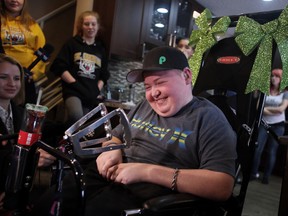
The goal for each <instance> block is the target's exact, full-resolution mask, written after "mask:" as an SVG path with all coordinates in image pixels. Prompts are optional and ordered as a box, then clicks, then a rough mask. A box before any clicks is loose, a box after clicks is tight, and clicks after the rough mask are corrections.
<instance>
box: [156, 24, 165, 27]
mask: <svg viewBox="0 0 288 216" xmlns="http://www.w3.org/2000/svg"><path fill="white" fill-rule="evenodd" d="M155 26H156V27H158V28H164V24H162V23H156V24H155Z"/></svg>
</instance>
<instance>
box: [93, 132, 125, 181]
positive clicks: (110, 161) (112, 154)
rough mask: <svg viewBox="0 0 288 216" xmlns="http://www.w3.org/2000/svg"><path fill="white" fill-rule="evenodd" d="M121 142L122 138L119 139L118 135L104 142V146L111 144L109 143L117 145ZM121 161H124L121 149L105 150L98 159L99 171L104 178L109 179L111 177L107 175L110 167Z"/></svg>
mask: <svg viewBox="0 0 288 216" xmlns="http://www.w3.org/2000/svg"><path fill="white" fill-rule="evenodd" d="M120 143H122V142H121V140H119V139H118V138H116V137H112V139H111V140H109V141H107V142H104V143H103V144H102V146H103V147H104V146H109V145H117V144H120ZM120 163H122V152H121V150H112V151H107V152H103V153H101V154H100V155H99V156H98V157H97V159H96V164H97V168H98V171H99V173H100V174H101V175H102V176H103V177H104V178H107V179H109V178H110V175H108V176H107V174H108V172H107V171H108V169H109V168H111V167H113V166H114V165H116V164H120Z"/></svg>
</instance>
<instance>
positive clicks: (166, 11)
mask: <svg viewBox="0 0 288 216" xmlns="http://www.w3.org/2000/svg"><path fill="white" fill-rule="evenodd" d="M157 11H158V12H159V13H168V10H167V9H166V8H158V9H157Z"/></svg>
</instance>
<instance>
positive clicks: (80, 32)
mask: <svg viewBox="0 0 288 216" xmlns="http://www.w3.org/2000/svg"><path fill="white" fill-rule="evenodd" d="M99 28H100V18H99V15H98V13H96V12H94V11H86V12H83V13H82V14H80V16H79V18H78V20H77V34H76V36H74V37H73V38H71V39H70V40H68V41H67V42H66V43H65V44H64V46H63V47H62V49H61V50H60V52H59V54H58V56H57V57H56V59H55V60H54V62H53V64H52V65H51V68H50V70H51V71H52V72H53V73H54V74H56V75H58V76H60V77H61V79H62V89H63V98H64V101H65V108H66V110H67V113H68V123H67V124H68V125H67V126H69V125H70V124H72V123H74V122H75V121H77V120H79V119H80V118H81V117H82V116H84V115H85V114H86V113H88V112H89V111H90V110H92V109H93V108H94V107H95V106H97V105H98V102H99V100H98V99H99V95H100V91H101V89H102V88H103V86H104V84H105V83H106V81H107V80H108V78H109V76H110V74H109V72H108V70H107V64H108V62H107V61H108V60H107V56H106V51H105V48H104V45H103V43H102V42H101V41H100V40H99V39H97V33H98V30H99Z"/></svg>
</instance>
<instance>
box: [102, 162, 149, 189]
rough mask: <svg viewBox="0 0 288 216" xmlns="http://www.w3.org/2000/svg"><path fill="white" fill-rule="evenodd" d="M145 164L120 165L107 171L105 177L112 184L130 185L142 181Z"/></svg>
mask: <svg viewBox="0 0 288 216" xmlns="http://www.w3.org/2000/svg"><path fill="white" fill-rule="evenodd" d="M146 167H147V164H144V163H121V164H117V165H115V166H112V167H110V168H109V169H108V172H107V176H109V179H110V180H111V181H114V182H118V183H122V184H131V183H136V182H141V181H143V177H144V175H145V171H146V169H145V168H146Z"/></svg>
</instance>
